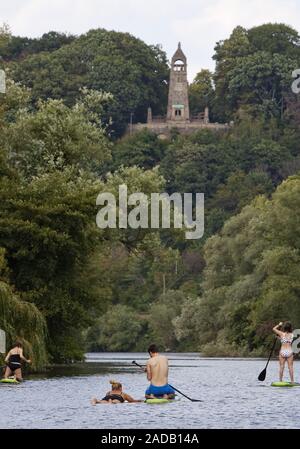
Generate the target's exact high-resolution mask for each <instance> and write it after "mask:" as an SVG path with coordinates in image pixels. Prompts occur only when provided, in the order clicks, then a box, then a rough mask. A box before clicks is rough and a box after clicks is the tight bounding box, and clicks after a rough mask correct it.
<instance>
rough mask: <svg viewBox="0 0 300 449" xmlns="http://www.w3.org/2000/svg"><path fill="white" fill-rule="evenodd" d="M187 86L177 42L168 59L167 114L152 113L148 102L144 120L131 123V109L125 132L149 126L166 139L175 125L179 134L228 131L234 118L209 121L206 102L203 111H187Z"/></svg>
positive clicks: (184, 65) (185, 64) (181, 54)
mask: <svg viewBox="0 0 300 449" xmlns="http://www.w3.org/2000/svg"><path fill="white" fill-rule="evenodd" d="M188 87H189V85H188V80H187V60H186V56H185V54H184V53H183V51H182V49H181V44H180V42H179V44H178V48H177V50H176V52H175V53H174V55H173V58H172V60H171V70H170V81H169V98H168V109H167V114H166V115H152V109H151V104H149V107H148V111H147V123H140V122H139V123H132V117H133V112H132V113H131V114H130V123H129V124H128V128H127V133H129V134H133V133H136V132H139V131H142V130H144V129H148V130H149V131H151V132H153V133H155V134H157V135H158V137H159V138H160V139H168V138H170V137H171V136H172V131H173V130H174V129H177V131H178V132H179V133H180V134H183V135H189V134H193V133H194V132H196V131H198V130H201V129H211V130H214V131H227V130H228V129H229V128H230V127H231V126H232V125H233V122H230V124H228V123H211V122H210V120H209V109H208V106H206V108H205V110H204V111H203V112H199V113H198V114H196V115H190V108H189V95H188Z"/></svg>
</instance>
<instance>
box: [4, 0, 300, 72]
mask: <svg viewBox="0 0 300 449" xmlns="http://www.w3.org/2000/svg"><path fill="white" fill-rule="evenodd" d="M3 22H5V23H7V24H8V25H9V26H10V28H11V31H12V33H13V34H14V35H18V36H27V37H38V36H41V35H42V34H43V33H46V32H48V31H61V32H67V33H72V34H76V35H79V34H82V33H85V32H87V31H88V30H90V29H92V28H105V29H108V30H116V31H124V32H130V33H131V34H133V35H134V36H136V37H139V38H140V39H142V40H144V41H145V42H146V43H147V44H161V45H162V48H163V50H165V51H166V52H167V55H168V58H171V57H172V55H173V53H174V52H175V50H176V48H177V44H178V42H179V41H180V42H181V44H182V48H183V50H184V52H185V54H186V56H187V58H188V74H189V80H190V81H192V79H193V78H194V76H195V75H196V73H197V72H199V71H200V70H201V69H204V68H205V69H210V70H213V69H214V61H213V60H212V55H213V53H214V46H215V44H216V42H218V41H220V40H222V39H226V38H227V37H228V36H229V35H230V33H231V31H232V30H233V28H234V27H235V26H237V25H241V26H244V27H245V28H250V27H253V26H256V25H261V24H262V23H268V22H277V23H286V24H287V25H291V26H292V27H294V28H296V29H297V30H298V31H299V32H300V0H247V1H245V0H0V24H2V23H3Z"/></svg>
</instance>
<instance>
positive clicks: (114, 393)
mask: <svg viewBox="0 0 300 449" xmlns="http://www.w3.org/2000/svg"><path fill="white" fill-rule="evenodd" d="M109 383H110V384H111V390H110V391H108V392H107V393H106V395H105V397H104V398H103V399H96V398H93V399H92V400H91V403H92V405H96V404H123V403H124V402H144V401H143V400H138V399H133V397H131V396H130V395H129V394H127V393H124V392H123V386H122V384H121V383H120V382H117V381H115V380H110V381H109Z"/></svg>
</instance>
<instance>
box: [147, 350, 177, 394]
mask: <svg viewBox="0 0 300 449" xmlns="http://www.w3.org/2000/svg"><path fill="white" fill-rule="evenodd" d="M148 352H149V355H150V359H149V360H148V362H147V365H146V368H145V371H146V373H147V379H148V380H149V381H150V385H149V387H148V388H147V390H146V393H145V397H146V399H151V398H165V399H174V397H175V390H173V388H171V387H170V385H168V373H169V362H168V358H167V357H166V356H164V355H160V354H159V353H158V348H157V346H156V345H150V346H149V348H148Z"/></svg>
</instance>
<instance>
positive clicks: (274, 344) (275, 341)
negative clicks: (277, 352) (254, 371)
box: [265, 337, 277, 369]
mask: <svg viewBox="0 0 300 449" xmlns="http://www.w3.org/2000/svg"><path fill="white" fill-rule="evenodd" d="M276 343H277V337H275V340H274V343H273V346H272V349H271V352H270V355H269V358H268V361H267V364H266V366H265V369H267V368H268V365H269V362H270V360H271V357H272V354H273V351H274V349H275V346H276Z"/></svg>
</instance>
